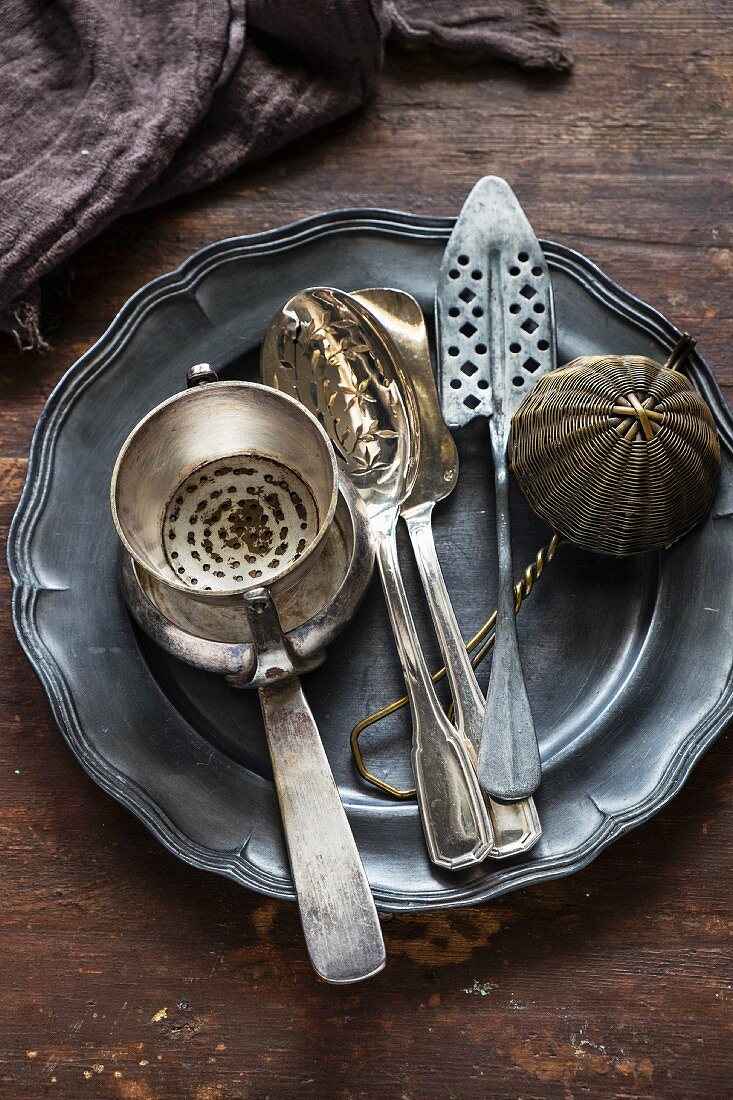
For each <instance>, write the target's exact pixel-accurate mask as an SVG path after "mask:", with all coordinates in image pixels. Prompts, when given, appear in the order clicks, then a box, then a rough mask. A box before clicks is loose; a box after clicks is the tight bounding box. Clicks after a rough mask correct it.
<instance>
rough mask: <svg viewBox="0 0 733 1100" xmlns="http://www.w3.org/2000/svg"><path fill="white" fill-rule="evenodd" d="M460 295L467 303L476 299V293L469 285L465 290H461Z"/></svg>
mask: <svg viewBox="0 0 733 1100" xmlns="http://www.w3.org/2000/svg"><path fill="white" fill-rule="evenodd" d="M458 297H459V298H461V299H462V300H463V301H464V302H465V303H466V304H468V303H469V302H472V301H473V300H474V298H475V297H476V295H475V294H474V292H473V291H472V290H469V289H468V287H466V289H465V290H462V291H461V293H460V294H459V295H458Z"/></svg>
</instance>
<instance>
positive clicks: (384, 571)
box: [261, 288, 492, 869]
mask: <svg viewBox="0 0 733 1100" xmlns="http://www.w3.org/2000/svg"><path fill="white" fill-rule="evenodd" d="M390 362H391V360H390V355H389V353H388V351H387V348H386V346H385V344H384V341H383V339H382V337H381V336H380V333H379V329H378V328H377V327H375V325H374V323H370V322H367V321H366V320H365V319H364V317H363V315H362V313H361V311H360V310H359V309H358V308H357V307H356V306H355V304H353V303H352V302H351V300H350V298H349V296H348V295H346V294H343V293H341V292H338V291H334V290H331V289H325V288H319V289H314V290H310V291H306V292H303V293H302V294H298V295H296V296H295V297H294V298H291V299H290V301H289V302H288V303H287V304H286V305H285V306H284V307H283V309H282V310H281V311H280V313H279V314H277V315H276V316H275V318H274V319H273V321H272V323H271V325H270V328H269V330H268V333H267V336H266V338H265V342H264V344H263V348H262V364H261V366H262V377H263V380H264V381H265V382H268V383H270V384H271V385H273V386H275V387H277V388H278V389H280V390H283V391H284V392H286V393H290V394H293V395H295V396H297V397H298V398H299V399H300V400H301V401H302V402H303V403H304V404H305V405H306V407H307V408H308V409H309V410H310V411H311V412H313V413H314V414H315V415H316V416H318V417H319V418H320V421H321V423H322V424H323V425H324V427H325V429H326V431H327V432H328V434H329V436H330V438H331V440H332V442H333V443H334V447H335V449H336V454H337V457H338V458H339V461H340V463H341V465H342V468H343V469H345V471H346V472H347V473H348V475H349V476H350V477H351V478H352V480H353V482H354V484H355V485H356V487H357V489H358V491H359V492H360V493H361V495H362V499H363V500H364V503H365V505H366V508H367V511H368V513H369V517H370V521H371V525H372V532H373V535H374V539H375V544H376V558H377V564H378V566H379V571H380V575H381V578H382V584H383V587H384V593H385V599H386V602H387V608H388V611H389V615H390V621H391V623H392V629H393V632H394V637H395V641H396V644H397V649H398V652H399V656H400V661H401V663H402V668H403V672H404V676H405V682H406V686H407V692H408V695H409V697H410V705H411V710H412V718H413V747H412V764H413V770H414V773H415V785H416V788H417V794H418V804H419V807H420V814H421V818H422V822H423V828H424V831H425V837H426V842H427V847H428V852H429V855H430V858H431V860H432V861H433V862H434V863H436V864H437V865H438V866H442V867H447V868H450V869H458V868H462V867H466V866H469V865H471V864H475V863H477V862H479V861H480V860H482V859H484V858H485V857H486V855H487V854H488V852H489V850H490V848H491V844H492V835H491V826H490V823H489V820H488V817H487V814H486V810H485V807H484V803H483V799H482V796H481V791H480V788H479V786H478V782H477V778H476V774H475V771H474V768H473V765H472V762H471V759H470V755H469V750H468V746H467V743H466V741H465V738H463V737H462V736H461V735H459V734H458V732H457V731H456V729H455V727H454V726H453V725H452V724H451V723H450V722H449V721H448V719H447V717H446V715H445V714H444V712H443V710H442V708H441V706H440V702H439V700H438V697H437V695H436V693H435V689H434V687H433V684H432V682H431V679H430V674H429V672H428V669H427V666H426V663H425V658H424V655H423V652H422V649H421V646H420V642H419V638H418V636H417V631H416V629H415V624H414V622H413V619H412V615H411V613H410V608H409V605H408V602H407V595H406V593H405V588H404V584H403V581H402V575H401V571H400V566H399V560H398V557H397V545H396V537H395V535H396V526H397V521H398V518H399V510H400V505H401V504H402V502H403V501H404V500H406V499H407V497H408V496H409V494H410V492H411V490H412V486H413V484H414V481H415V474H416V471H417V464H416V458H417V447H416V446H415V445H414V443H413V442H412V441H411V434H410V431H411V429H410V421H409V420H408V416H407V412H406V409H405V405H404V403H403V399H402V396H401V392H400V388H399V386H398V384H397V380H396V379H395V378H394V377H392V376H391V374H390ZM409 399H412V395H411V394H410V395H409Z"/></svg>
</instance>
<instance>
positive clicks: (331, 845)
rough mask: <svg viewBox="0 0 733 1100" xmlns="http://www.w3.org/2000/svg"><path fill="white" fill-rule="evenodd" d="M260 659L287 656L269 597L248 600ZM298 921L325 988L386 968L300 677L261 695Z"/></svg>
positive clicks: (368, 896)
mask: <svg viewBox="0 0 733 1100" xmlns="http://www.w3.org/2000/svg"><path fill="white" fill-rule="evenodd" d="M245 608H246V611H247V618H248V620H249V623H250V628H251V630H252V635H253V638H254V640H255V645H256V647H257V651H258V659H259V660H262V659H263V657H264V658H265V659H267V657H268V655H269V656H277V651H278V649H279V648H280V647H281V645H282V649H283V652H282V653H281V654H280V656H281V657H283V658H284V660H282V661H280V662H279V664H280V666H281V667H282V665H283V664H285V665H286V663H287V652H286V647H285V644H284V643H283V642H282V633H281V630H280V624H279V621H278V618H277V611H276V610H275V607H274V605H273V603H272V600H271V598H270V596H269V594H268V593H267V592H266V590H265V589H257V590H255V592H254V593H252V594H251V595H248V596H245ZM259 696H260V706H261V708H262V717H263V720H264V724H265V731H266V734H267V744H268V748H269V750H270V758H271V760H272V771H273V775H274V779H275V788H276V790H277V796H278V800H279V803H280V813H281V815H282V820H283V827H284V830H285V840H286V844H287V849H288V855H289V857H290V866H291V870H292V874H293V881H294V884H295V892H296V894H297V896H298V906H299V909H300V919H301V922H302V925H303V932H304V935H305V941H306V945H307V948H308V954H309V955H310V959H311V962H312V963H313V966H314V968H315V970H316V972H317V973H318V974H319V975H320V976H321V977H322V978H323V979H324V980H325V981H327V982H331V983H335V984H345V983H348V982H358V981H362V980H363V979H365V978H369V977H371V976H372V975H373V974H376V973H378V972H379V971H380V970H381V969H382V968H383V966H384V963H385V949H384V940H383V938H382V930H381V928H380V924H379V917H378V915H377V910H376V906H375V904H374V898H373V897H372V893H371V890H370V888H369V882H368V880H367V877H366V873H365V871H364V868H363V866H362V863H361V859H360V858H359V852H358V850H357V847H356V842H355V840H354V837H353V834H352V832H351V827H350V825H349V822H348V819H347V817H346V813H345V811H344V807H343V804H342V802H341V798H340V796H339V793H338V789H337V787H336V783H335V782H334V778H333V774H332V772H331V768H330V766H329V763H328V758H327V756H326V753H325V750H324V748H323V743H322V742H321V738H320V735H319V733H318V727H317V726H316V723H315V719H314V718H313V714H312V712H311V709H310V707H309V706H308V703H307V701H306V698H305V696H304V694H303V689H302V687H301V685H300V680H299V679H298V678H297V677H296V676H288V677H287V678H285V679H281V680H277V679H276V680H274V681H273V683H272V684H268V685H267V686H266V687H263V688H260V691H259Z"/></svg>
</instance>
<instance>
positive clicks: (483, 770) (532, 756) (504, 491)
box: [478, 416, 542, 802]
mask: <svg viewBox="0 0 733 1100" xmlns="http://www.w3.org/2000/svg"><path fill="white" fill-rule="evenodd" d="M497 419H498V418H497V417H496V416H495V417H494V419H492V422H491V441H492V450H493V455H494V482H495V486H496V541H497V551H498V559H499V594H498V599H497V619H496V640H495V642H494V654H493V659H492V663H491V678H490V680H489V690H488V693H487V696H486V710H485V711H484V728H483V734H482V738H481V749H480V751H479V761H478V775H479V781H480V783H481V786H482V787H483V789H484V790H485V791H487V792H488V793H489V794H490V795H491V796H492V798H497V799H501V800H504V801H509V802H511V801H515V800H517V799H520V798H528V797H529V796H530V795H531V794H533V793H534V792H535V791H536V790H537V788H538V787H539V785H540V780H541V778H542V770H541V765H540V752H539V746H538V744H537V735H536V733H535V727H534V719H533V718H532V710H531V708H530V705H529V698H528V696H527V689H526V687H525V684H524V675H523V673H522V663H521V658H520V656H519V643H518V641H517V623H516V617H515V613H514V574H513V569H512V544H511V531H510V523H509V470H508V468H507V445H508V436H509V429H508V425H507V426H506V427H504V426H503V425H502V424H497V423H496V420H497Z"/></svg>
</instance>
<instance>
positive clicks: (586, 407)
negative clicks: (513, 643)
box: [512, 355, 720, 556]
mask: <svg viewBox="0 0 733 1100" xmlns="http://www.w3.org/2000/svg"><path fill="white" fill-rule="evenodd" d="M512 469H513V471H514V475H515V477H516V479H517V482H518V484H519V486H520V488H521V490H522V492H523V493H524V495H525V497H526V498H527V501H528V503H529V505H530V507H531V508H532V509H533V510H534V511H535V512H536V513H537V515H539V516H541V517H542V518H543V519H544V520H546V521H547V523H549V525H550V526H551V527H552V529H553V530H554V531H557V532H558V533H559V534H561V535H562V536H564V537H565V538H567V539H570V540H571V541H572V542H574V543H575V544H576V545H577V546H581V547H583V548H584V549H586V550H593V551H598V552H600V553H605V554H613V555H619V556H620V555H625V554H637V553H642V552H644V551H648V550H656V549H660V548H661V547H664V546H668V545H669V544H670V543H672V542H675V541H676V540H677V539H679V538H681V537H682V535H684V534H686V533H687V532H688V531H689V530H690V529H691V528H692V527H694V526H695V525H696V524H697V523H699V522H700V521H701V520H702V519H703V518H704V517H705V515H706V514H707V512H708V511H709V509H710V506H711V504H712V502H713V497H714V495H715V488H716V485H717V481H718V476H719V473H720V445H719V442H718V437H717V434H716V430H715V424H714V422H713V417H712V414H711V412H710V410H709V408H708V406H707V404H706V403H705V401H704V400H703V399H702V398H701V397H700V395H699V394H697V393H696V392H695V391H694V390H693V388H692V386H691V384H690V382H689V381H688V379H687V378H686V377H685V376H684V375H683V374H680V373H678V372H677V371H673V370H669V369H668V368H667V367H662V366H660V365H659V364H658V363H655V362H654V360H653V359H647V358H645V357H643V356H616V355H605V356H584V357H582V358H580V359H574V360H573V362H572V363H568V364H567V366H565V367H563V368H561V369H560V370H556V371H553V372H552V373H551V374H547V375H545V376H544V377H542V378H540V379H539V380H538V382H537V384H536V385H535V387H534V388H533V389H532V391H531V392H530V393H529V394H528V395H527V397H526V398H525V399H524V401H523V402H522V404H521V406H520V407H519V409H518V410H517V412H516V414H515V416H514V419H513V422H512Z"/></svg>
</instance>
